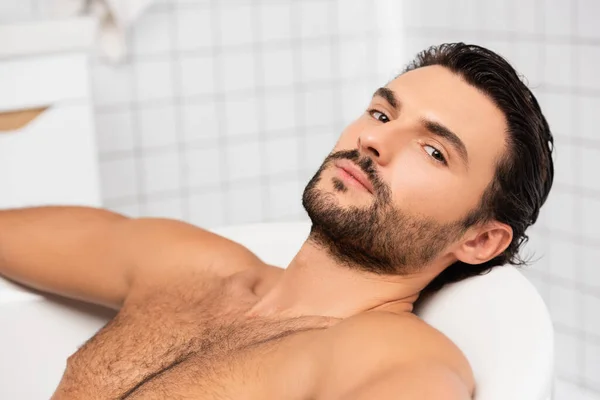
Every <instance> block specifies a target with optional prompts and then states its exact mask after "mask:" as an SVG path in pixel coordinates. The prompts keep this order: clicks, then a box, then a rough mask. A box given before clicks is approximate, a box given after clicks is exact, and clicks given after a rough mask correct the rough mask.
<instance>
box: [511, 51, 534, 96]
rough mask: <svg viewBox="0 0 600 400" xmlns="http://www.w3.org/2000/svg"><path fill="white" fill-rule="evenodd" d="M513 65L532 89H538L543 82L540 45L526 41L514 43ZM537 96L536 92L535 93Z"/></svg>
mask: <svg viewBox="0 0 600 400" xmlns="http://www.w3.org/2000/svg"><path fill="white" fill-rule="evenodd" d="M512 46H513V47H512V52H511V59H510V61H511V64H512V66H513V67H514V68H515V69H516V70H517V72H518V73H519V74H521V75H523V77H524V78H525V83H526V84H527V86H528V87H529V88H530V89H535V88H536V87H538V86H539V85H540V83H541V81H542V77H541V76H540V70H541V60H540V56H541V54H542V49H541V46H540V45H539V43H535V42H528V41H525V40H521V41H518V42H516V43H513V45H512ZM534 94H535V91H534Z"/></svg>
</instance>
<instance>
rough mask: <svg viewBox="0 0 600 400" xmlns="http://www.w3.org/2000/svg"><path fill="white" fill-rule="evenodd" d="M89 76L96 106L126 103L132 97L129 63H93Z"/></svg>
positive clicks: (131, 74)
mask: <svg viewBox="0 0 600 400" xmlns="http://www.w3.org/2000/svg"><path fill="white" fill-rule="evenodd" d="M91 78H92V96H93V98H94V104H95V105H96V106H104V105H114V104H127V103H130V102H131V100H132V99H133V73H132V66H131V64H122V65H116V66H115V65H109V64H94V65H93V66H92V69H91Z"/></svg>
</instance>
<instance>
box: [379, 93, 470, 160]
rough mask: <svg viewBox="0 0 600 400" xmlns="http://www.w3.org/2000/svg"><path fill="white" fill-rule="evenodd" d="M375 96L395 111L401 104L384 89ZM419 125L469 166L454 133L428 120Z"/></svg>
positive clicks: (461, 142)
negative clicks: (383, 100)
mask: <svg viewBox="0 0 600 400" xmlns="http://www.w3.org/2000/svg"><path fill="white" fill-rule="evenodd" d="M375 96H379V97H381V98H383V99H385V100H386V101H387V102H388V103H389V104H390V105H391V106H392V107H394V108H395V109H396V110H400V106H401V104H402V103H401V102H400V100H399V99H398V98H397V97H396V94H395V93H394V91H393V90H391V89H389V88H386V87H380V88H379V89H377V90H376V91H375V93H374V94H373V97H375ZM421 125H422V126H423V127H424V128H425V129H427V131H429V133H431V134H433V135H436V136H439V137H441V138H442V139H445V140H446V141H447V142H448V143H450V145H451V146H452V147H453V148H454V150H455V151H456V152H457V153H458V155H459V156H460V158H461V160H462V161H463V163H464V164H465V165H466V166H468V165H469V153H468V152H467V147H466V146H465V144H464V143H463V141H462V140H460V137H459V136H458V135H457V134H456V133H454V132H452V131H451V130H450V129H448V128H447V127H446V126H444V125H443V124H441V123H439V122H435V121H431V120H428V119H422V120H421Z"/></svg>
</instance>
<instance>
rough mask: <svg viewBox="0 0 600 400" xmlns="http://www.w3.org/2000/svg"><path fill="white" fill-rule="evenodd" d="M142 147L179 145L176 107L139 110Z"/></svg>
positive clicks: (154, 107)
mask: <svg viewBox="0 0 600 400" xmlns="http://www.w3.org/2000/svg"><path fill="white" fill-rule="evenodd" d="M138 118H139V126H140V138H141V141H142V142H141V146H142V147H143V148H152V147H162V146H168V145H174V144H176V143H177V141H178V138H177V125H176V122H175V121H176V116H175V106H173V105H171V104H169V105H165V106H145V107H142V108H140V109H139V110H138Z"/></svg>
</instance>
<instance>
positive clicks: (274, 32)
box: [257, 2, 292, 42]
mask: <svg viewBox="0 0 600 400" xmlns="http://www.w3.org/2000/svg"><path fill="white" fill-rule="evenodd" d="M257 7H260V40H261V41H263V42H269V41H280V40H289V39H290V37H291V25H292V24H291V16H292V3H291V2H284V3H275V2H263V3H260V4H258V5H257Z"/></svg>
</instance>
